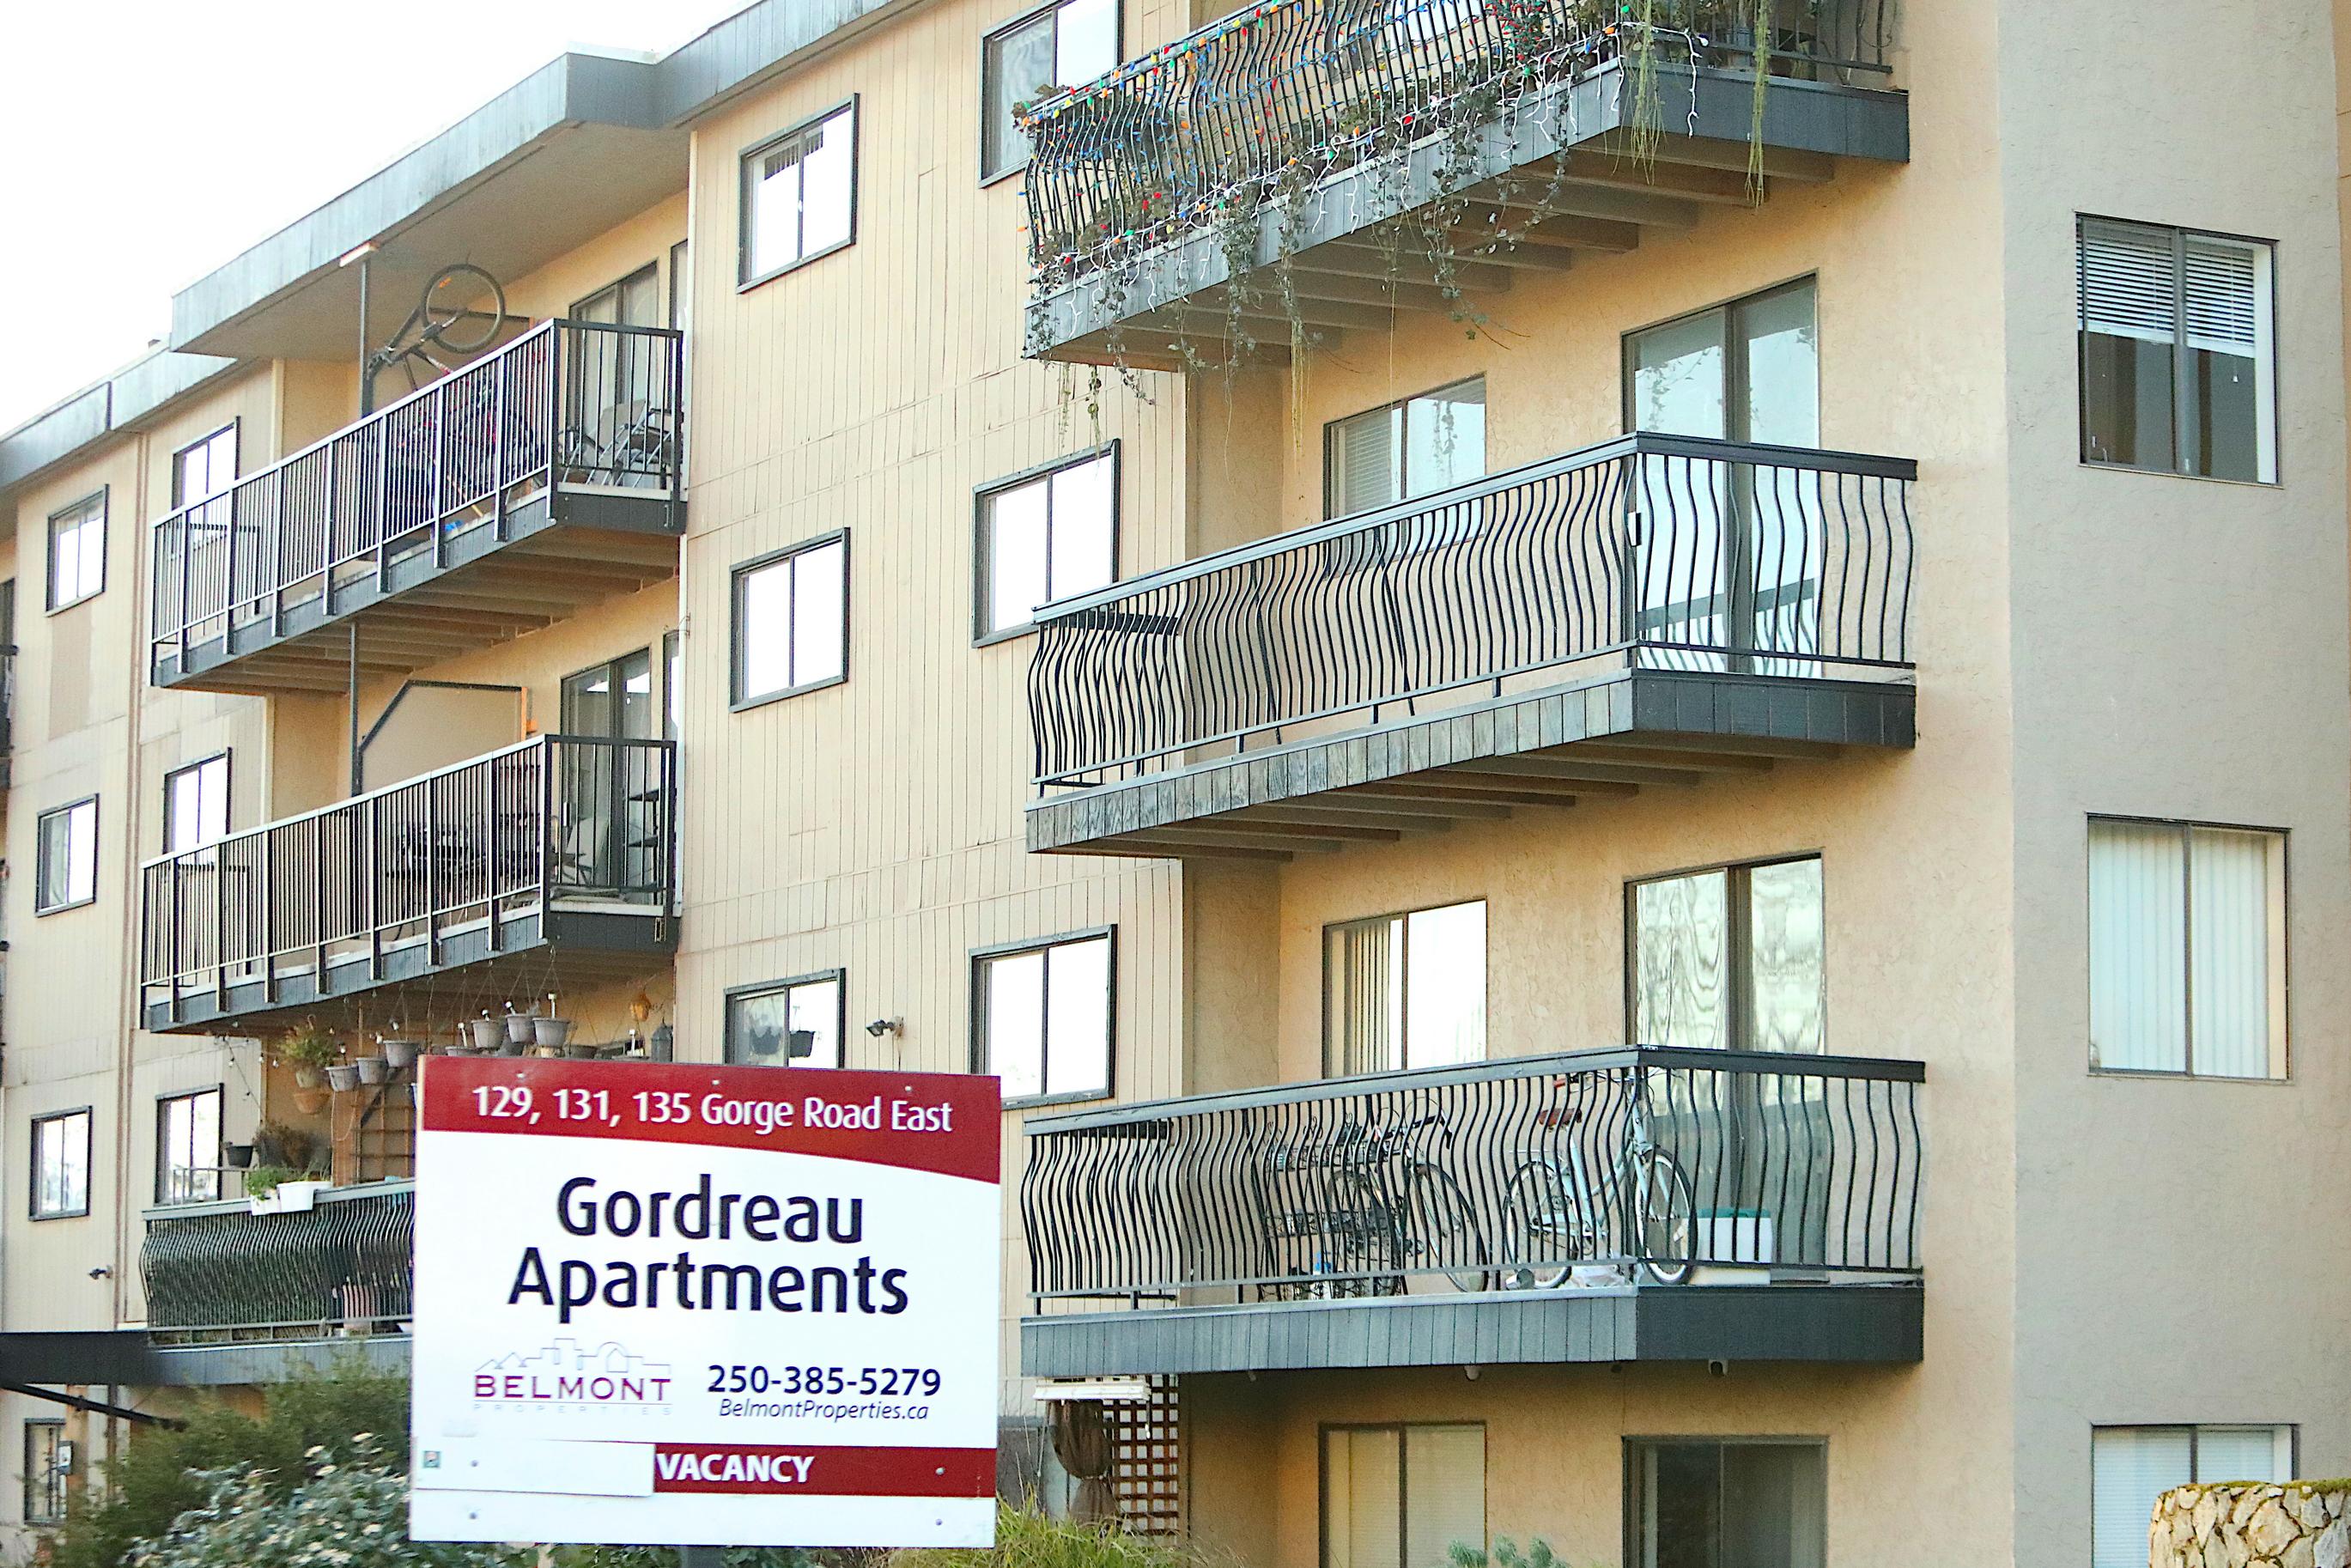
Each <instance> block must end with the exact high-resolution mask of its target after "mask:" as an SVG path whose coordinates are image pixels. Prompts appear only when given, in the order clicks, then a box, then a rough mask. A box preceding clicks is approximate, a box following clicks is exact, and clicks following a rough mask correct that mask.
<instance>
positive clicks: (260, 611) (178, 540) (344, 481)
mask: <svg viewBox="0 0 2351 1568" xmlns="http://www.w3.org/2000/svg"><path fill="white" fill-rule="evenodd" d="M681 342H682V339H681V336H680V334H678V333H676V332H674V331H670V330H668V329H660V328H651V327H616V326H607V325H603V324H601V323H595V322H586V321H569V320H552V321H543V322H541V323H540V324H539V325H538V326H537V327H535V328H533V329H531V330H529V331H528V332H526V333H524V334H523V335H522V336H521V337H519V338H517V339H516V340H514V341H513V342H511V343H509V344H507V346H506V347H504V348H502V349H500V350H497V351H496V353H493V354H487V355H485V356H484V357H482V358H481V359H478V360H476V361H474V362H473V363H471V364H469V365H466V366H465V367H464V368H463V369H461V370H458V371H453V372H452V373H451V374H449V375H447V376H444V378H442V379H441V380H440V381H437V382H434V383H433V384H432V385H431V386H428V387H425V388H423V390H421V391H419V392H413V393H411V394H410V395H409V396H407V397H404V398H402V399H401V400H400V401H399V402H395V403H392V404H391V405H390V406H388V407H386V408H383V409H381V410H379V411H378V412H377V413H373V414H371V415H370V416H368V417H367V418H365V419H363V420H360V422H359V423H356V424H353V425H350V426H348V427H346V428H345V429H343V430H341V431H339V432H337V433H336V434H333V435H330V436H329V437H327V438H326V439H325V440H324V441H321V442H319V443H318V444H316V445H314V446H310V447H308V448H306V449H305V450H303V451H301V452H298V453H296V454H295V455H292V456H290V457H287V458H285V459H282V460H281V461H279V462H277V463H274V464H272V465H270V466H268V467H266V468H265V469H263V470H261V471H260V472H259V473H257V474H254V475H251V476H247V477H246V478H244V479H240V480H238V481H237V482H236V483H235V485H234V486H230V487H229V488H228V489H226V490H225V491H223V492H221V493H220V494H219V495H217V496H214V497H209V498H208V499H205V500H202V501H198V502H196V503H194V504H193V505H191V506H187V507H182V508H180V509H179V510H177V511H175V512H173V513H172V514H171V515H170V516H168V517H164V518H163V519H162V521H160V522H158V523H157V524H156V525H155V528H154V598H153V601H152V605H151V608H150V623H149V637H150V648H149V653H150V656H151V660H152V662H154V663H156V664H160V663H161V661H162V659H163V657H164V655H165V654H166V653H178V654H180V655H181V656H182V658H183V662H184V658H185V655H186V653H187V651H188V649H189V647H190V646H191V645H193V644H196V643H204V642H208V641H211V640H213V639H214V638H218V637H220V636H222V635H223V634H224V633H225V632H226V631H227V629H228V628H229V627H230V626H231V625H235V626H240V627H242V626H245V625H247V624H249V623H252V622H259V621H273V622H274V621H275V620H276V619H277V618H278V617H282V616H283V614H284V613H285V612H286V610H287V608H288V607H289V606H291V605H296V604H300V603H302V602H304V601H308V600H311V599H315V598H317V597H319V595H321V594H329V595H333V594H340V593H344V592H347V591H350V590H351V589H352V588H354V587H356V586H358V585H360V584H361V583H365V582H369V581H373V582H374V583H375V584H376V585H377V586H381V584H382V582H383V580H384V574H385V572H386V570H387V569H388V568H389V567H391V566H392V564H393V563H395V562H405V561H407V560H410V559H413V558H414V557H416V556H417V555H418V554H419V553H421V552H424V551H432V552H434V553H435V554H436V555H437V554H438V553H439V552H442V551H444V549H446V548H447V544H448V541H449V540H450V539H452V538H455V537H457V536H458V535H460V534H463V533H465V532H468V531H470V530H472V529H474V528H494V529H496V530H497V533H498V537H499V538H504V537H505V534H506V529H507V519H508V517H509V515H510V514H511V513H512V512H513V511H514V510H515V509H516V508H517V507H522V506H526V505H528V504H529V503H530V502H532V501H534V500H536V499H538V497H541V496H544V495H546V494H548V493H549V491H551V490H553V489H557V488H565V489H580V488H592V487H601V488H605V489H621V490H625V491H629V492H632V493H635V494H640V495H643V496H646V497H653V498H656V499H666V500H667V501H668V502H669V503H670V505H671V507H672V510H673V514H674V512H675V508H676V505H677V502H678V501H679V499H680V497H681V496H682V495H683V486H684V465H683V464H682V463H681V461H680V452H681V446H680V435H681V432H682V430H683V427H684V396H683V393H684V382H683V380H682V378H681V374H680V365H681V360H680V351H681V350H680V344H681Z"/></svg>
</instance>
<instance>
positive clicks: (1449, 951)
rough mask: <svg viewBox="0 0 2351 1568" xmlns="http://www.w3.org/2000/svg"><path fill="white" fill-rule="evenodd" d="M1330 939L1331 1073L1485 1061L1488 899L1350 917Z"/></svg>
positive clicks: (1326, 1049)
mask: <svg viewBox="0 0 2351 1568" xmlns="http://www.w3.org/2000/svg"><path fill="white" fill-rule="evenodd" d="M1322 938H1323V971H1322V1071H1323V1072H1324V1074H1325V1075H1326V1076H1329V1077H1332V1078H1348V1077H1353V1076H1354V1075H1356V1074H1358V1073H1364V1072H1396V1071H1403V1070H1405V1069H1406V1068H1412V1067H1443V1066H1447V1065H1449V1064H1452V1063H1455V1062H1462V1061H1484V1060H1485V1057H1486V905H1485V902H1484V901H1483V900H1482V899H1481V900H1473V901H1471V902H1469V903H1467V904H1447V905H1445V906H1444V907H1442V908H1439V909H1419V910H1414V911H1412V912H1410V913H1408V914H1404V915H1375V916H1374V917H1373V918H1371V919H1369V920H1349V921H1345V922H1343V923H1342V924H1339V925H1331V926H1327V927H1325V928H1324V930H1323V934H1322Z"/></svg>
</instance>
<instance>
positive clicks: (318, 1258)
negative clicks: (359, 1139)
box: [139, 1181, 416, 1340]
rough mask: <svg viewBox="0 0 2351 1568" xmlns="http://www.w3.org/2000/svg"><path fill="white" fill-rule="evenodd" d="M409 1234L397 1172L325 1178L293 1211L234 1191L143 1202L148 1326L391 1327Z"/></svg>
mask: <svg viewBox="0 0 2351 1568" xmlns="http://www.w3.org/2000/svg"><path fill="white" fill-rule="evenodd" d="M415 1240H416V1201H415V1189H414V1186H413V1184H411V1183H409V1182H404V1181H403V1182H380V1183H376V1184H373V1185H371V1186H361V1187H340V1188H332V1189H329V1190H328V1191H325V1192H321V1193H319V1195H318V1198H317V1202H316V1204H315V1206H314V1207H311V1208H309V1209H308V1210H306V1211H303V1212H299V1213H291V1214H256V1213H254V1212H253V1209H252V1205H251V1204H250V1203H249V1202H248V1201H246V1200H243V1199H232V1200H227V1201H223V1202H219V1203H198V1204H185V1205H180V1206H176V1207H171V1208H161V1209H150V1210H149V1211H148V1214H147V1237H146V1240H145V1242H144V1243H143V1244H142V1245H141V1247H140V1249H139V1273H140V1277H141V1280H143V1281H145V1285H146V1292H147V1326H148V1327H149V1329H150V1330H152V1331H153V1332H155V1333H168V1334H170V1335H172V1337H175V1338H182V1339H191V1340H197V1339H234V1338H247V1337H252V1338H264V1337H280V1338H286V1337H294V1336H296V1335H298V1334H300V1333H306V1332H307V1333H326V1332H329V1331H330V1330H339V1329H340V1330H347V1331H348V1330H354V1329H357V1330H379V1331H385V1332H390V1331H392V1330H395V1329H397V1328H399V1327H401V1326H402V1323H403V1322H404V1320H406V1319H407V1318H408V1317H409V1316H410V1314H411V1313H412V1312H413V1311H414V1308H413V1287H414V1281H415V1263H414V1258H415Z"/></svg>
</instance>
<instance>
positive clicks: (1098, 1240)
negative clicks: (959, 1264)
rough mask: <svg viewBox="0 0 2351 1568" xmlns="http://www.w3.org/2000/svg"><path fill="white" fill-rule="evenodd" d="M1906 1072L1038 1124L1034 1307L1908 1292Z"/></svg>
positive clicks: (1411, 1083) (1100, 1116)
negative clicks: (1762, 1282) (1702, 1287)
mask: <svg viewBox="0 0 2351 1568" xmlns="http://www.w3.org/2000/svg"><path fill="white" fill-rule="evenodd" d="M1925 1076H1926V1071H1925V1068H1924V1067H1923V1066H1922V1065H1921V1064H1920V1063H1917V1062H1915V1061H1876V1060H1868V1059H1863V1058H1855V1057H1802V1056H1784V1055H1771V1054H1762V1053H1755V1052H1745V1051H1689V1050H1668V1049H1663V1048H1659V1047H1654V1046H1638V1047H1630V1048H1627V1049H1625V1050H1620V1051H1586V1052H1578V1053H1573V1054H1568V1055H1559V1056H1540V1057H1528V1058H1522V1059H1515V1060H1510V1061H1490V1062H1480V1063H1478V1064H1475V1065H1470V1066H1458V1067H1445V1068H1434V1069H1423V1070H1421V1071H1412V1072H1392V1073H1381V1074H1376V1075H1374V1076H1369V1077H1363V1078H1351V1079H1338V1080H1332V1081H1328V1082H1315V1083H1301V1084H1291V1085H1287V1086H1284V1087H1280V1088H1273V1089H1259V1090H1250V1091H1246V1092H1238V1093H1230V1094H1216V1095H1207V1096H1202V1097H1199V1098H1196V1099H1191V1100H1172V1101H1165V1102H1162V1103H1157V1104H1151V1105H1138V1106H1132V1107H1123V1108H1121V1109H1118V1110H1114V1111H1100V1112H1089V1113H1078V1114H1072V1115H1063V1116H1054V1117H1050V1118H1043V1119H1040V1120H1037V1121H1033V1122H1031V1123H1030V1124H1029V1166H1028V1172H1027V1175H1026V1176H1025V1177H1024V1179H1023V1181H1022V1185H1021V1193H1020V1206H1021V1215H1022V1218H1023V1219H1024V1220H1025V1222H1026V1224H1027V1228H1028V1235H1029V1266H1030V1290H1031V1291H1032V1292H1033V1294H1034V1295H1035V1297H1036V1298H1037V1299H1038V1301H1040V1303H1042V1302H1043V1301H1048V1300H1051V1299H1055V1298H1086V1297H1092V1298H1100V1299H1120V1298H1123V1299H1126V1300H1128V1301H1131V1302H1133V1303H1134V1304H1136V1305H1140V1304H1142V1302H1143V1301H1144V1300H1146V1299H1155V1300H1162V1301H1165V1300H1170V1299H1174V1298H1176V1297H1178V1296H1179V1295H1184V1296H1188V1297H1190V1298H1191V1299H1194V1300H1200V1299H1203V1298H1204V1297H1207V1296H1216V1295H1220V1294H1226V1293H1229V1295H1230V1296H1231V1298H1232V1299H1234V1300H1249V1299H1255V1300H1260V1301H1262V1300H1277V1301H1278V1300H1287V1299H1298V1298H1322V1297H1331V1296H1358V1295H1395V1294H1402V1293H1405V1292H1406V1291H1411V1290H1412V1289H1414V1287H1415V1286H1416V1284H1417V1285H1420V1286H1422V1287H1424V1288H1428V1287H1433V1288H1435V1289H1437V1290H1440V1291H1442V1290H1445V1289H1447V1288H1450V1289H1458V1290H1529V1289H1549V1288H1552V1287H1555V1286H1561V1285H1564V1284H1567V1283H1569V1282H1570V1281H1585V1282H1605V1281H1618V1282H1640V1283H1650V1282H1659V1283H1679V1282H1682V1281H1687V1280H1689V1279H1691V1278H1693V1277H1694V1275H1693V1273H1692V1270H1694V1269H1697V1268H1702V1267H1716V1266H1719V1267H1735V1268H1744V1269H1749V1270H1754V1269H1761V1268H1769V1269H1771V1270H1775V1271H1778V1272H1779V1273H1781V1274H1783V1275H1784V1274H1788V1273H1793V1274H1795V1275H1797V1276H1799V1277H1810V1278H1820V1277H1822V1276H1823V1275H1825V1276H1829V1277H1832V1278H1834V1277H1838V1276H1859V1277H1864V1278H1884V1279H1893V1280H1900V1279H1905V1278H1911V1277H1916V1276H1918V1275H1919V1274H1920V1272H1921V1270H1920V1266H1919V1253H1918V1205H1919V1187H1920V1182H1921V1176H1922V1170H1921V1161H1922V1154H1923V1150H1922V1143H1921V1136H1920V1129H1919V1119H1918V1106H1917V1089H1918V1085H1919V1084H1920V1083H1922V1082H1924V1081H1925Z"/></svg>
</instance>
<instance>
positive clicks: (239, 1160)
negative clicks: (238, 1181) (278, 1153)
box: [221, 1144, 253, 1171]
mask: <svg viewBox="0 0 2351 1568" xmlns="http://www.w3.org/2000/svg"><path fill="white" fill-rule="evenodd" d="M221 1164H223V1165H225V1166H227V1167H228V1168H229V1169H231V1170H233V1171H242V1170H251V1169H252V1168H253V1145H251V1144H223V1145H221Z"/></svg>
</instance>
